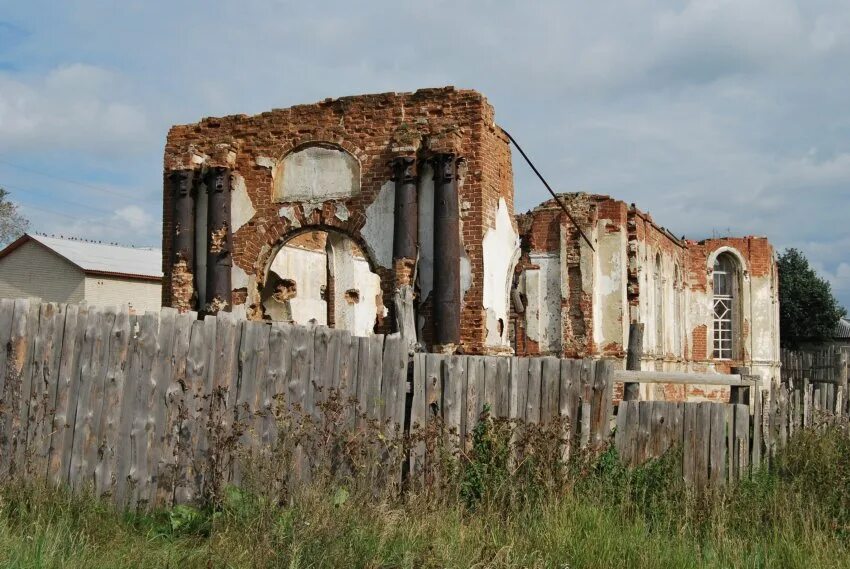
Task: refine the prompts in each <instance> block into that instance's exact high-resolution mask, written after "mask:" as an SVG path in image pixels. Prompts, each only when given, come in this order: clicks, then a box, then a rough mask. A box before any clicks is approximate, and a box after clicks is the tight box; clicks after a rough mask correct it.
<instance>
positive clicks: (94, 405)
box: [75, 307, 118, 492]
mask: <svg viewBox="0 0 850 569" xmlns="http://www.w3.org/2000/svg"><path fill="white" fill-rule="evenodd" d="M117 321H118V312H117V309H116V308H115V307H106V308H104V309H103V310H102V316H101V318H99V319H98V323H97V327H98V329H97V330H96V333H95V340H94V344H93V345H92V355H91V368H90V374H91V381H90V387H91V393H89V398H90V401H91V404H90V409H89V410H88V411H87V415H89V416H90V421H91V422H90V423H89V425H90V428H91V432H90V435H89V438H88V440H86V439H84V440H83V457H84V459H83V464H84V470H85V473H84V475H83V477H82V478H83V479H84V480H85V481H86V482H85V484H86V485H89V484H91V485H93V489H94V491H95V492H97V487H98V485H99V484H100V481H99V480H98V478H97V473H98V470H99V467H100V464H101V461H102V460H103V458H104V448H105V440H106V433H105V432H104V413H107V412H108V410H107V409H106V401H105V399H106V390H107V387H108V382H109V379H108V373H109V360H110V344H111V341H112V334H113V331H114V329H115V324H116V323H117ZM79 418H80V413H79V411H78V412H77V419H78V421H79ZM75 439H76V437H75Z"/></svg>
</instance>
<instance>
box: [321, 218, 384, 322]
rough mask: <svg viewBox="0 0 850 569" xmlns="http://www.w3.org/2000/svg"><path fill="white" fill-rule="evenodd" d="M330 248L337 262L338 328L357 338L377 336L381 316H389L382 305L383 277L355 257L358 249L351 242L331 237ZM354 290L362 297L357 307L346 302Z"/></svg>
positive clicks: (343, 237)
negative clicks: (374, 333) (377, 323)
mask: <svg viewBox="0 0 850 569" xmlns="http://www.w3.org/2000/svg"><path fill="white" fill-rule="evenodd" d="M328 245H329V247H330V250H331V254H332V258H333V262H332V263H331V271H332V274H333V279H334V320H335V324H334V325H335V327H336V328H338V329H341V330H348V331H349V332H351V333H352V334H354V335H356V336H368V335H369V334H372V333H373V332H374V329H375V319H376V318H377V316H378V315H379V314H380V315H381V316H385V315H386V313H387V310H386V307H384V305H383V302H382V294H381V277H380V276H378V275H377V274H375V273H373V272H372V271H371V269H370V268H369V262H368V261H367V260H366V259H363V258H359V257H356V256H355V255H353V254H352V247H356V245H354V243H353V242H352V241H351V239H349V238H347V237H345V236H343V235H339V234H334V233H330V234H328ZM352 289H354V290H356V291H357V293H358V295H359V301H358V302H356V303H353V304H352V303H349V301H348V300H347V299H346V291H349V290H352Z"/></svg>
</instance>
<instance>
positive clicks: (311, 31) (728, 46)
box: [0, 0, 850, 308]
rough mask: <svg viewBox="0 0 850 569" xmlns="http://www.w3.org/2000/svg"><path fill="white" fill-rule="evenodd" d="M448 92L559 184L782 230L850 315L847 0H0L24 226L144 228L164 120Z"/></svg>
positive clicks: (675, 221)
mask: <svg viewBox="0 0 850 569" xmlns="http://www.w3.org/2000/svg"><path fill="white" fill-rule="evenodd" d="M441 85H455V86H458V87H464V88H474V89H478V90H480V91H482V92H483V93H484V94H485V95H486V96H487V97H488V98H489V99H490V101H491V102H492V103H493V104H494V105H495V107H496V115H497V120H498V122H499V123H500V124H501V125H502V126H503V127H505V128H506V129H507V130H509V131H510V132H511V133H512V134H513V135H514V136H515V137H516V138H517V139H518V140H519V141H520V143H521V144H523V146H524V147H525V149H526V151H527V152H528V153H529V154H530V155H531V156H532V157H533V159H534V160H535V162H536V163H537V165H538V167H539V168H540V169H541V170H542V171H543V172H544V174H545V175H546V176H547V178H548V179H549V181H550V183H552V185H553V186H554V187H555V188H556V189H557V190H558V191H578V190H584V191H591V192H597V193H606V194H611V195H613V196H615V197H618V198H621V199H623V200H625V201H627V202H635V203H637V204H638V205H639V207H641V208H642V209H644V210H649V211H650V212H651V213H652V214H653V216H654V217H655V219H656V220H657V221H659V222H660V223H661V224H663V225H666V226H667V227H669V228H670V229H671V231H673V232H674V233H676V234H678V235H682V234H684V235H686V236H688V237H690V238H702V237H707V236H712V235H727V234H730V233H731V234H760V235H767V236H768V237H770V239H771V240H772V241H773V243H774V244H775V245H776V246H777V247H778V248H784V247H792V246H793V247H798V248H800V249H802V250H803V251H804V252H805V253H806V254H807V255H808V257H809V258H810V260H811V261H812V262H813V263H814V264H815V266H816V267H817V268H818V270H819V271H820V272H821V273H822V274H823V275H824V276H825V277H827V278H828V279H829V280H830V281H831V282H832V284H833V288H834V290H835V291H836V293H837V294H838V296H839V298H840V299H841V301H842V302H843V303H844V305H845V306H847V307H848V308H850V2H848V1H847V0H804V1H803V0H801V1H799V2H794V1H791V0H728V1H724V0H696V1H691V2H681V1H680V2H676V1H673V0H667V1H661V0H657V1H649V0H647V1H640V2H639V1H633V0H618V1H616V2H614V1H610V2H609V1H604V0H603V1H599V2H586V1H584V0H580V1H569V2H567V1H563V0H562V1H552V2H550V1H538V2H464V1H462V0H455V1H452V2H448V1H442V0H431V1H430V2H399V1H398V0H396V1H395V2H378V1H368V2H351V1H350V0H349V1H345V2H337V1H328V0H326V1H324V2H304V1H303V0H299V1H297V2H288V1H274V0H263V1H260V0H241V1H239V2H223V1H219V0H207V1H205V2H185V1H180V0H170V1H162V0H145V1H135V0H121V1H114V0H113V1H105V0H104V1H98V0H88V1H72V0H64V1H63V2H56V1H55V0H52V1H46V0H27V1H26V2H23V1H21V0H0V186H3V187H6V188H7V189H8V190H9V191H11V192H12V197H13V199H14V200H16V201H18V202H19V203H20V204H21V205H22V207H23V210H24V211H25V213H26V215H27V216H28V217H29V218H30V219H31V220H32V223H33V227H34V229H36V230H38V231H44V232H48V233H56V234H64V235H69V234H70V235H77V236H83V237H87V238H90V239H101V240H109V241H120V242H123V243H135V244H139V245H156V244H158V241H159V231H160V230H159V223H160V215H161V213H160V210H161V208H160V198H161V192H162V188H161V171H162V164H161V162H162V150H163V144H164V140H165V134H166V132H167V130H168V127H169V125H171V124H174V123H185V122H195V121H196V120H198V119H199V118H201V117H204V116H215V115H223V114H235V113H257V112H262V111H264V110H268V109H270V108H273V107H286V106H290V105H292V104H296V103H310V102H315V101H317V100H321V99H323V98H325V97H336V96H343V95H352V94H358V93H368V92H383V91H402V90H405V91H406V90H414V89H416V88H419V87H428V86H441ZM517 158H518V157H517V156H515V172H516V192H517V206H518V208H520V209H527V208H530V207H532V206H533V205H535V204H536V203H539V202H540V201H542V200H544V199H545V198H546V195H545V190H544V189H543V188H542V187H541V186H540V184H539V183H537V182H536V180H534V179H533V178H532V174H530V172H529V171H528V170H527V168H526V167H525V165H524V164H522V163H520V162H519V161H518V160H517Z"/></svg>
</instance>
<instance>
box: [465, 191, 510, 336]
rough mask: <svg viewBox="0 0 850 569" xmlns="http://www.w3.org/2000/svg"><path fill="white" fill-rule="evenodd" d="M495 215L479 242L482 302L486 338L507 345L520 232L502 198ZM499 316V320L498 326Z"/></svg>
mask: <svg viewBox="0 0 850 569" xmlns="http://www.w3.org/2000/svg"><path fill="white" fill-rule="evenodd" d="M495 217H496V226H495V227H493V228H491V229H488V230H487V232H486V233H485V234H484V240H483V241H482V243H481V247H482V249H483V257H484V275H483V277H482V278H483V284H484V301H483V302H484V309H485V310H486V311H487V323H486V326H487V338H486V340H485V342H486V344H487V345H489V346H497V345H508V334H507V330H508V326H507V322H508V317H509V313H510V311H509V295H510V288H511V282H512V277H513V267H514V265H515V264H516V261H517V258H518V255H519V235H518V234H517V232H516V230H514V227H513V224H512V223H511V222H512V220H511V214H510V212H509V211H508V205H507V204H506V203H505V200H504V198H499V205H498V208H497V210H496V216H495ZM467 262H468V261H467ZM461 274H462V273H461ZM499 320H501V321H502V324H501V330H500V329H499V328H500V326H499Z"/></svg>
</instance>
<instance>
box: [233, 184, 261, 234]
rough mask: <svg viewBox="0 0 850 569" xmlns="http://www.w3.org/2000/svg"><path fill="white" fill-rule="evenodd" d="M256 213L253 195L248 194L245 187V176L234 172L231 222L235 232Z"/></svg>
mask: <svg viewBox="0 0 850 569" xmlns="http://www.w3.org/2000/svg"><path fill="white" fill-rule="evenodd" d="M256 213H257V210H256V209H254V204H253V203H252V202H251V196H249V195H248V188H246V187H245V178H243V177H242V175H241V174H239V173H238V172H234V173H233V175H232V177H231V193H230V223H231V225H232V226H233V232H234V233H235V232H237V231H239V228H240V227H242V226H243V225H245V224H246V223H248V222H249V221H251V219H252V218H253V217H254V215H256Z"/></svg>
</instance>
